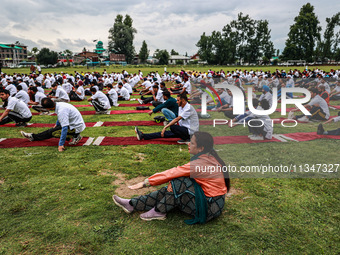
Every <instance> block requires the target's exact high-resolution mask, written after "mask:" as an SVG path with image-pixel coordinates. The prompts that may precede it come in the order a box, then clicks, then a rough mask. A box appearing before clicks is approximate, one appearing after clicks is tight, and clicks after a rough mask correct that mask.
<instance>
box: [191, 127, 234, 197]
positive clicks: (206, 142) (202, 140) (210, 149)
mask: <svg viewBox="0 0 340 255" xmlns="http://www.w3.org/2000/svg"><path fill="white" fill-rule="evenodd" d="M193 136H195V138H196V143H197V148H202V147H203V151H202V152H203V153H210V154H211V155H212V156H213V157H214V158H215V159H216V160H217V161H218V163H220V164H221V166H222V168H223V169H224V166H225V165H226V164H225V162H224V161H223V159H221V158H220V156H219V155H218V154H217V152H216V151H215V150H214V138H213V137H212V136H211V134H209V133H207V132H200V131H197V132H195V133H194V135H193ZM223 175H224V182H225V186H226V187H227V192H229V190H230V178H229V172H228V171H223Z"/></svg>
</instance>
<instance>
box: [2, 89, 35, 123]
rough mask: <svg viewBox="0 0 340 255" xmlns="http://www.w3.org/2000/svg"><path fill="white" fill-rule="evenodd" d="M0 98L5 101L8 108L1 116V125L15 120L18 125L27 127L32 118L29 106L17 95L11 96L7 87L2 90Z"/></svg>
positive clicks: (4, 106) (4, 105)
mask: <svg viewBox="0 0 340 255" xmlns="http://www.w3.org/2000/svg"><path fill="white" fill-rule="evenodd" d="M0 98H1V99H2V101H3V102H4V104H3V106H2V107H3V108H5V109H6V110H5V111H4V112H3V113H2V114H1V116H0V125H5V124H7V123H9V122H13V121H14V122H15V125H16V126H17V127H25V126H26V125H27V122H29V121H30V120H31V119H32V113H31V111H30V109H29V108H28V106H27V105H26V104H25V103H24V102H23V101H21V100H20V99H18V98H16V97H11V96H10V92H9V91H8V90H7V89H1V90H0Z"/></svg>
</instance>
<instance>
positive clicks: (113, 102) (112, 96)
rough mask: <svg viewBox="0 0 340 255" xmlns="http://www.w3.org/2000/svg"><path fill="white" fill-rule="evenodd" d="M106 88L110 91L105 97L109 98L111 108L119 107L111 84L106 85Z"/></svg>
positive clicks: (115, 92) (116, 95)
mask: <svg viewBox="0 0 340 255" xmlns="http://www.w3.org/2000/svg"><path fill="white" fill-rule="evenodd" d="M107 87H108V88H109V89H110V90H109V92H107V94H106V96H107V97H108V98H109V101H110V104H111V106H116V107H117V106H119V104H118V103H117V101H118V94H117V91H116V90H115V89H114V88H113V86H112V84H108V85H107Z"/></svg>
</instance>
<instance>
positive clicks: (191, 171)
mask: <svg viewBox="0 0 340 255" xmlns="http://www.w3.org/2000/svg"><path fill="white" fill-rule="evenodd" d="M218 167H219V168H218ZM218 169H221V165H220V164H219V163H218V161H217V160H216V159H215V157H213V156H211V155H208V154H203V155H201V156H200V157H199V158H198V159H197V160H194V161H191V162H189V163H187V164H185V165H183V166H177V167H174V168H171V169H169V170H166V171H164V172H161V173H156V174H154V175H152V176H151V177H149V178H148V181H149V183H150V185H152V186H156V185H161V184H164V183H166V182H169V181H171V180H172V179H174V178H179V177H191V178H194V179H195V181H196V182H197V183H198V184H199V185H200V186H201V188H202V189H203V191H204V194H205V195H206V196H207V197H216V196H220V195H224V194H226V193H227V187H226V185H225V182H224V176H223V172H222V171H219V170H218ZM168 190H169V191H172V188H171V185H169V186H168Z"/></svg>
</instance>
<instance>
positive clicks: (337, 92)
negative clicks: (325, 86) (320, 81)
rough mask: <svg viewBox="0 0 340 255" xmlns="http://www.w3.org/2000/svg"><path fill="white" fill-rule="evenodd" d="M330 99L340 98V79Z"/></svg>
mask: <svg viewBox="0 0 340 255" xmlns="http://www.w3.org/2000/svg"><path fill="white" fill-rule="evenodd" d="M329 97H330V100H340V81H337V82H336V86H335V88H334V89H333V90H332V91H331V93H330V95H329Z"/></svg>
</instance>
